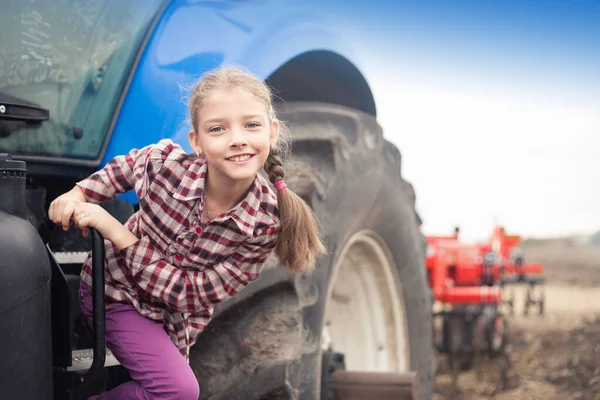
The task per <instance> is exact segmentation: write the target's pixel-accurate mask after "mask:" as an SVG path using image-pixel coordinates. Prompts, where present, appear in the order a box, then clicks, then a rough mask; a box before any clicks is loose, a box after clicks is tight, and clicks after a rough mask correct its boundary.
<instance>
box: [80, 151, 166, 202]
mask: <svg viewBox="0 0 600 400" xmlns="http://www.w3.org/2000/svg"><path fill="white" fill-rule="evenodd" d="M163 146H164V145H163ZM157 147H159V146H157V145H149V146H146V147H143V148H141V149H133V150H131V151H130V152H129V153H127V154H125V155H122V156H117V157H115V158H113V159H112V160H111V161H109V162H108V163H107V164H106V165H105V166H104V168H102V169H101V170H99V171H97V172H95V173H94V174H92V175H90V176H89V177H87V178H85V179H83V180H81V181H79V182H77V184H76V185H77V187H79V188H80V189H81V190H82V191H83V193H84V195H85V197H86V198H87V200H88V201H89V202H90V203H101V202H103V201H107V200H112V199H113V198H115V197H117V196H118V195H120V194H121V193H125V192H128V191H130V190H133V189H134V188H135V183H136V182H140V181H141V180H142V179H143V178H144V173H145V172H146V168H145V167H146V163H147V161H148V159H149V154H150V152H151V151H152V150H154V149H155V148H157Z"/></svg>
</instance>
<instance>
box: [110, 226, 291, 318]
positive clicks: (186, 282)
mask: <svg viewBox="0 0 600 400" xmlns="http://www.w3.org/2000/svg"><path fill="white" fill-rule="evenodd" d="M278 229H279V228H275V227H272V228H267V229H266V230H265V232H263V234H262V235H260V236H258V237H256V238H252V239H250V240H248V241H247V242H246V243H244V244H243V245H241V246H240V249H239V251H237V252H236V253H234V254H233V255H231V256H230V257H229V258H227V259H226V260H225V261H223V262H220V263H218V264H216V265H214V266H211V267H207V268H206V269H205V270H203V271H184V270H181V269H179V268H177V267H176V266H174V265H172V264H170V263H169V262H167V261H166V260H165V259H164V258H162V256H161V255H160V254H159V253H158V252H157V251H156V250H155V249H154V246H153V245H152V244H151V243H150V241H149V239H148V237H143V238H141V239H140V240H139V241H138V242H136V243H135V244H133V245H132V246H129V247H127V248H125V249H123V250H121V255H122V256H123V258H124V259H125V262H126V264H127V265H128V266H129V268H131V272H132V275H133V278H134V280H135V281H136V282H137V284H138V286H139V287H140V288H141V289H143V290H144V291H145V292H147V293H148V294H150V296H152V297H153V298H155V299H157V300H159V301H161V302H162V303H164V304H166V305H167V306H168V307H169V308H170V309H172V310H176V311H179V312H189V313H194V312H197V311H200V310H203V309H207V308H209V307H211V306H212V305H214V304H216V303H218V302H221V301H223V300H225V299H227V298H229V297H231V296H232V295H233V294H235V293H236V292H238V291H239V290H240V289H242V288H243V287H244V286H245V285H247V284H248V283H249V282H250V281H252V280H254V279H256V277H257V276H258V274H259V273H260V271H261V269H262V266H263V264H264V262H265V260H266V259H267V257H268V256H269V253H271V251H272V250H273V249H274V247H275V243H276V240H277V233H278V232H277V231H278Z"/></svg>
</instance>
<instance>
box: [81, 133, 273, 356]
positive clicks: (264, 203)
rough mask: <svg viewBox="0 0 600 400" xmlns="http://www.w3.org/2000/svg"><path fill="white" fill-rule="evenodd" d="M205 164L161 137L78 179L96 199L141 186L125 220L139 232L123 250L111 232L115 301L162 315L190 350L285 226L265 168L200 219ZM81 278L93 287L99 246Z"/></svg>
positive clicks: (109, 295) (111, 297) (110, 289)
mask: <svg viewBox="0 0 600 400" xmlns="http://www.w3.org/2000/svg"><path fill="white" fill-rule="evenodd" d="M206 173H207V165H206V162H205V159H204V158H202V157H197V156H196V155H189V154H186V153H185V152H184V151H183V149H182V148H181V147H180V146H179V145H177V144H175V143H173V142H172V141H171V140H168V139H163V140H161V141H159V142H158V143H157V144H155V145H150V146H146V147H144V148H141V149H134V150H132V151H131V152H129V153H128V154H127V155H124V156H118V157H116V158H114V159H113V160H112V161H110V162H109V163H108V164H107V165H106V166H105V167H104V168H103V169H101V170H100V171H98V172H96V173H94V174H93V175H91V176H90V177H88V178H86V179H84V180H82V181H80V182H78V183H77V185H78V186H79V187H80V188H81V189H82V190H83V192H84V193H85V195H86V197H87V198H88V201H90V202H93V203H99V202H103V201H106V200H110V199H112V198H114V197H116V196H117V195H119V194H121V193H124V192H127V191H130V190H135V192H136V194H137V196H138V199H139V205H140V208H139V210H138V211H137V212H136V213H135V214H133V215H132V216H131V217H130V218H129V219H128V221H127V222H126V223H125V226H126V227H127V229H129V230H130V231H131V232H132V233H133V234H134V235H136V236H137V237H138V238H139V241H138V242H136V243H135V244H133V245H131V246H129V247H127V248H125V249H122V250H121V251H119V250H118V249H117V248H116V247H115V246H113V244H112V243H111V242H109V241H108V240H106V241H105V245H106V261H105V262H106V264H105V277H106V285H105V290H106V301H107V303H108V304H107V307H111V304H115V303H121V304H123V303H125V304H132V305H133V306H134V307H135V308H136V309H137V310H138V311H139V312H140V313H141V314H142V315H144V316H146V317H147V318H150V319H153V320H156V321H161V322H163V323H164V326H165V329H166V331H167V332H168V334H169V335H170V337H171V339H172V340H173V342H174V343H175V345H176V346H177V347H178V348H179V350H180V352H181V354H182V355H184V356H185V357H186V359H187V360H189V351H190V347H191V346H192V345H193V344H194V343H195V342H196V338H197V336H198V334H199V333H200V332H202V330H203V329H204V327H205V326H206V325H207V324H208V323H209V321H210V319H211V317H212V314H213V308H214V305H215V304H216V303H218V302H220V301H223V300H226V299H227V298H229V297H231V296H233V295H234V294H235V293H237V292H239V291H240V290H241V289H243V288H244V287H245V286H246V285H247V284H248V283H250V282H251V281H252V280H254V279H255V278H256V277H257V276H258V274H259V273H260V271H261V269H262V267H263V265H264V262H265V260H266V259H267V257H268V256H269V254H270V253H271V251H272V250H273V249H274V247H275V243H276V240H277V235H278V233H279V231H280V229H281V226H280V223H279V213H278V209H277V198H276V196H275V194H274V193H273V191H272V190H271V188H269V186H268V185H267V182H266V180H265V179H264V178H263V177H262V176H260V175H258V176H257V177H256V179H255V180H254V182H253V184H252V186H251V187H250V190H249V192H248V193H247V195H246V196H245V198H244V199H243V200H242V201H241V202H240V203H239V204H238V205H237V206H235V207H234V208H232V209H231V210H229V211H228V212H227V213H225V214H223V215H221V216H219V217H218V218H215V219H213V220H212V221H210V223H208V224H202V223H201V221H200V216H201V213H202V209H203V196H202V192H203V190H204V180H205V177H206ZM81 278H82V280H83V282H85V284H86V285H87V286H88V287H91V283H92V279H91V255H88V257H87V259H86V261H85V263H84V265H83V267H82V271H81Z"/></svg>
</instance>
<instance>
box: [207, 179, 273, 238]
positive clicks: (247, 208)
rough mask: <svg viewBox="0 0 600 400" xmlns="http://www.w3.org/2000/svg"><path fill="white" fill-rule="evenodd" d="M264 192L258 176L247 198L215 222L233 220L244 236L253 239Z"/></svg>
mask: <svg viewBox="0 0 600 400" xmlns="http://www.w3.org/2000/svg"><path fill="white" fill-rule="evenodd" d="M262 190H263V184H262V183H261V179H260V176H258V175H257V176H256V178H254V182H252V186H250V189H249V190H248V193H247V194H246V197H244V199H243V200H242V201H241V202H239V203H238V204H237V205H236V206H235V207H234V208H232V209H231V210H229V211H228V212H227V213H225V214H224V215H223V216H221V217H219V218H215V221H224V220H227V219H231V220H233V221H234V222H235V224H236V225H237V227H238V229H239V230H240V232H242V234H244V235H246V236H249V237H252V236H253V235H254V227H255V226H256V221H257V219H258V213H259V212H260V202H261V197H262Z"/></svg>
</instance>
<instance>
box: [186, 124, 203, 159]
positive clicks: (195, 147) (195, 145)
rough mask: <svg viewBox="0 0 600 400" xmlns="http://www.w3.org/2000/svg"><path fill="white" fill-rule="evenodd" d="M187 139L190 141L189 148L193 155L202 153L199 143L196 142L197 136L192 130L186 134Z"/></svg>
mask: <svg viewBox="0 0 600 400" xmlns="http://www.w3.org/2000/svg"><path fill="white" fill-rule="evenodd" d="M188 138H189V140H190V146H192V149H193V150H194V153H196V154H198V155H201V154H202V153H203V150H202V146H200V141H199V140H198V134H197V133H196V132H195V131H194V130H193V129H192V130H190V132H189V133H188Z"/></svg>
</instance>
